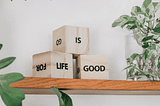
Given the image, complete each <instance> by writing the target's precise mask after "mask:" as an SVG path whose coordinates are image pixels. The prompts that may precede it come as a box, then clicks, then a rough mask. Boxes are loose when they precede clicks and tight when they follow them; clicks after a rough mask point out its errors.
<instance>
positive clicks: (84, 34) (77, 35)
mask: <svg viewBox="0 0 160 106" xmlns="http://www.w3.org/2000/svg"><path fill="white" fill-rule="evenodd" d="M53 51H59V52H65V53H71V54H74V56H78V55H80V54H89V53H90V47H89V28H83V27H75V26H66V25H65V26H63V27H60V28H59V29H57V30H55V31H53Z"/></svg>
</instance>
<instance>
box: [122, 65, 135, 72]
mask: <svg viewBox="0 0 160 106" xmlns="http://www.w3.org/2000/svg"><path fill="white" fill-rule="evenodd" d="M130 67H133V66H132V65H130V66H127V67H126V68H124V69H123V70H122V71H124V70H127V69H128V68H130Z"/></svg>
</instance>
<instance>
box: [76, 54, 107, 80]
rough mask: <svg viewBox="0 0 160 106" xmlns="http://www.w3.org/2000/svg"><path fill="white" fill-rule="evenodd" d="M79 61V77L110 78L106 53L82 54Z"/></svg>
mask: <svg viewBox="0 0 160 106" xmlns="http://www.w3.org/2000/svg"><path fill="white" fill-rule="evenodd" d="M77 61H78V65H77V66H78V68H77V76H78V78H79V79H103V80H108V79H109V75H108V57H107V56H106V55H80V56H78V60H77Z"/></svg>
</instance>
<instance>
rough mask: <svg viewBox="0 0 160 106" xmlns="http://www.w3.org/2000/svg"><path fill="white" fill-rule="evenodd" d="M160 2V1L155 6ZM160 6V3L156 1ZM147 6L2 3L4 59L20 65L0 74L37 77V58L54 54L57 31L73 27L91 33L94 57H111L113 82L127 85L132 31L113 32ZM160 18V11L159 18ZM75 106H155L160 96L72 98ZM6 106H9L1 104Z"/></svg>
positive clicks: (44, 100)
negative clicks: (127, 41)
mask: <svg viewBox="0 0 160 106" xmlns="http://www.w3.org/2000/svg"><path fill="white" fill-rule="evenodd" d="M154 1H155V0H154ZM156 1H159V2H160V0H156ZM142 3H143V0H27V1H24V0H13V1H12V2H11V1H10V0H0V43H2V44H3V45H4V46H3V48H2V50H1V51H0V59H2V58H5V57H10V56H15V57H16V60H15V61H14V62H13V63H12V64H11V65H10V66H9V67H7V68H5V69H3V70H0V74H4V73H9V72H20V73H22V74H23V75H24V76H26V77H31V76H32V55H33V54H36V53H41V52H45V51H49V50H52V40H51V38H52V31H53V30H55V29H57V28H59V27H61V26H63V25H72V26H80V27H88V28H89V31H90V48H91V52H90V54H96V55H108V66H109V77H110V80H125V77H126V75H125V72H121V70H122V69H123V68H124V67H125V66H126V62H125V44H124V36H125V35H127V34H129V33H131V32H129V31H127V30H126V29H123V30H122V29H120V28H118V27H117V28H112V27H111V25H112V23H113V21H114V20H115V19H117V18H118V17H119V16H120V15H123V14H127V15H129V14H130V10H131V8H132V6H136V5H138V6H141V4H142ZM157 15H158V16H160V11H158V13H157ZM71 98H72V100H73V104H74V106H97V105H101V106H117V105H118V106H149V105H150V106H151V105H158V104H159V99H160V96H136V95H135V96H128V95H127V96H125V95H124V96H122V95H119V96H117V95H116V96H115V95H71ZM0 106H5V105H4V104H3V102H2V101H1V99H0ZM23 106H58V98H57V96H55V95H26V99H25V100H24V101H23Z"/></svg>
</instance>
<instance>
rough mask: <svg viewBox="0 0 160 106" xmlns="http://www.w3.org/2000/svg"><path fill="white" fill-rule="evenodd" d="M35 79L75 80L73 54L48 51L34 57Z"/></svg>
mask: <svg viewBox="0 0 160 106" xmlns="http://www.w3.org/2000/svg"><path fill="white" fill-rule="evenodd" d="M32 70H33V77H47V78H73V63H72V54H68V53H61V52H55V51H48V52H44V53H39V54H35V55H33V66H32Z"/></svg>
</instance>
